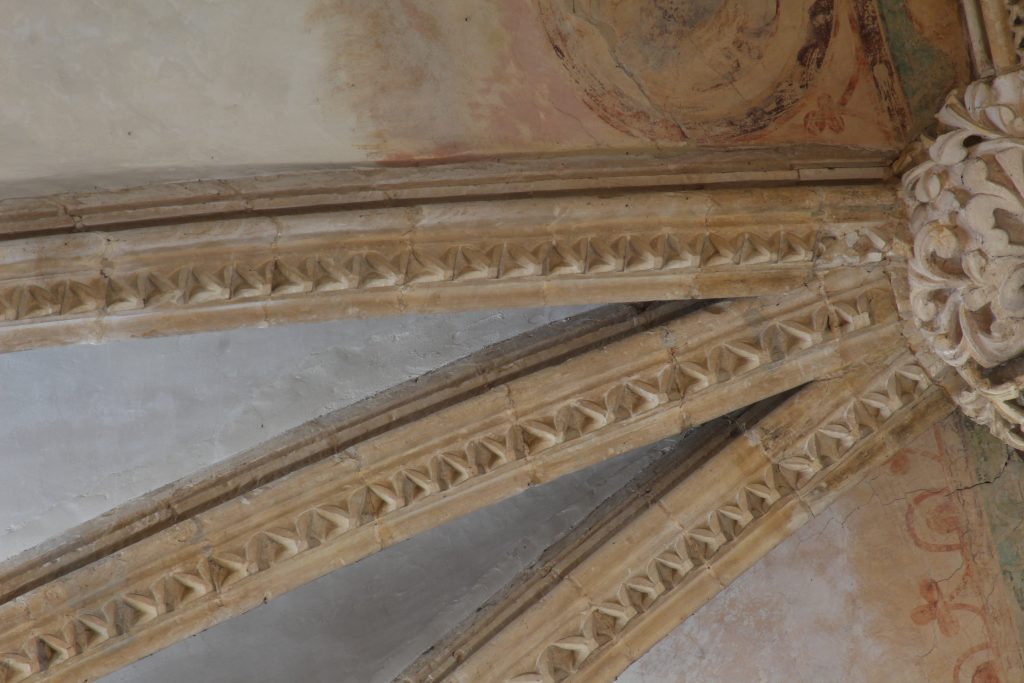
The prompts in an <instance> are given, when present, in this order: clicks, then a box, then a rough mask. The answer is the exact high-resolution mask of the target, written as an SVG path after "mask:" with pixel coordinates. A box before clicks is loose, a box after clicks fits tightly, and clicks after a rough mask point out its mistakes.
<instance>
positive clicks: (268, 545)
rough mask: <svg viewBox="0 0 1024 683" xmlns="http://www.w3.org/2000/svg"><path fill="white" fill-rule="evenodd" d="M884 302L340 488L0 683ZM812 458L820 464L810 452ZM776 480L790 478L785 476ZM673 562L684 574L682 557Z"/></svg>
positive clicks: (94, 619)
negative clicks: (366, 480) (390, 472)
mask: <svg viewBox="0 0 1024 683" xmlns="http://www.w3.org/2000/svg"><path fill="white" fill-rule="evenodd" d="M891 299H892V297H891V294H890V293H888V292H886V291H885V290H877V291H876V290H867V291H861V292H855V293H852V294H850V295H849V296H848V297H847V298H845V299H844V298H840V299H838V300H836V301H833V302H830V303H825V302H820V303H818V304H814V305H811V306H807V307H805V308H803V309H801V310H800V311H799V312H797V313H794V314H793V315H792V317H786V318H783V319H778V320H774V321H768V322H767V323H766V324H764V325H763V326H762V327H761V329H760V330H757V329H756V328H755V331H754V332H751V331H749V330H745V331H744V333H743V335H741V336H738V337H735V338H731V339H730V338H726V339H724V340H722V341H721V342H719V343H718V344H715V345H711V346H709V347H705V348H703V349H701V350H700V351H696V352H693V353H691V354H688V355H684V356H682V357H679V358H676V359H674V361H673V362H672V363H670V364H668V365H664V366H661V367H654V368H651V369H650V370H649V371H648V373H647V374H643V375H640V376H637V377H634V378H630V379H627V380H625V381H621V382H616V383H614V384H612V385H611V386H606V387H605V388H603V389H600V390H599V391H597V392H596V393H594V394H592V395H584V396H580V397H577V398H574V399H572V400H569V401H566V402H564V403H561V404H560V405H558V406H555V407H553V408H550V409H548V410H547V411H546V412H543V413H539V414H537V415H535V416H528V417H524V418H523V419H521V420H518V421H515V422H512V423H510V424H508V425H507V426H506V427H505V428H503V429H500V430H498V431H491V432H488V433H485V434H481V435H479V436H477V437H475V438H472V439H469V440H467V441H466V442H465V444H464V445H463V447H462V448H461V449H459V450H445V451H443V452H438V453H433V454H428V455H426V456H424V457H423V458H422V459H421V460H420V461H419V462H417V463H413V464H407V465H404V466H402V467H400V468H398V469H397V470H396V471H395V472H394V473H393V474H391V475H390V476H386V477H381V478H376V479H373V478H371V480H370V481H369V482H368V483H367V484H366V485H358V486H350V487H348V488H343V489H342V490H340V491H338V492H337V493H336V494H335V495H333V496H332V497H331V498H330V499H329V500H324V501H323V502H322V503H320V504H318V505H316V506H315V507H312V508H310V509H308V510H306V511H305V512H303V513H301V514H300V515H298V516H297V517H295V518H294V519H290V520H284V519H282V520H280V522H279V523H276V524H274V525H273V526H268V527H267V528H265V529H263V530H261V531H259V532H257V533H255V534H253V535H252V536H250V537H249V538H248V540H246V541H240V542H239V543H238V544H237V545H234V546H230V547H217V548H213V549H212V550H210V552H209V553H208V554H207V555H206V556H204V557H200V558H196V559H195V560H194V561H192V562H191V563H189V564H187V565H181V566H179V567H178V568H177V569H176V570H174V571H172V572H170V573H168V574H166V575H165V576H163V577H161V578H160V579H159V580H157V581H156V582H155V583H151V584H147V585H144V586H135V587H132V588H131V589H129V590H127V591H125V592H123V593H120V594H118V595H117V596H116V597H114V598H112V599H111V600H109V601H108V602H106V603H105V604H104V605H103V606H101V607H99V608H97V609H90V610H86V611H81V612H78V613H75V614H72V615H69V616H67V617H65V618H63V620H62V621H61V623H60V625H59V626H56V627H55V628H54V629H52V630H47V631H45V632H43V633H38V634H37V635H34V636H33V637H31V638H30V639H29V641H28V642H26V643H23V644H22V647H21V648H20V650H19V651H17V652H7V653H3V654H0V683H14V682H15V681H21V680H23V679H24V678H27V677H28V676H30V675H32V674H34V673H37V672H40V671H46V670H48V669H49V668H51V667H53V666H55V665H59V664H60V663H61V662H63V661H65V660H67V659H69V658H71V657H73V656H75V655H77V654H80V653H82V652H87V651H89V650H90V649H92V648H94V647H96V646H97V645H99V644H101V643H103V642H105V641H107V640H109V639H111V638H114V637H117V636H122V635H126V634H134V633H135V632H137V631H138V630H139V629H140V628H142V627H144V626H145V625H146V624H149V623H150V622H152V621H154V620H156V619H159V618H161V617H163V616H164V615H167V614H172V613H173V612H175V611H176V610H179V609H181V608H182V607H183V606H186V605H188V604H189V603H190V602H191V601H193V600H197V599H199V598H202V597H203V596H205V595H207V594H209V593H219V592H220V591H222V590H224V589H225V588H226V587H228V586H230V585H232V584H234V583H235V582H238V581H241V580H243V579H245V578H247V577H251V576H253V575H256V574H258V573H260V572H262V571H265V570H267V569H269V568H270V567H273V566H275V565H277V564H279V563H281V562H284V561H287V560H289V559H290V558H293V557H295V556H296V555H299V554H300V553H302V552H304V551H306V550H309V549H312V548H316V547H318V546H320V545H322V544H324V543H326V542H328V541H331V540H332V539H335V538H337V537H338V536H340V535H342V534H344V533H345V532H346V531H349V530H351V529H355V528H357V527H360V526H363V525H366V524H371V523H373V522H375V521H377V520H378V519H380V518H381V517H383V516H385V515H387V514H389V513H392V512H395V511H397V510H400V509H402V508H406V507H409V506H412V505H417V504H420V503H422V502H423V501H424V499H427V498H430V497H431V496H433V495H434V494H436V493H438V492H441V491H446V490H449V489H453V488H456V487H459V486H463V485H465V484H467V483H468V482H471V481H472V480H474V479H476V478H478V477H481V476H483V475H486V474H487V473H489V472H492V471H494V470H497V469H499V468H501V467H502V466H504V465H507V464H509V463H512V462H513V461H517V460H522V459H526V458H531V457H535V456H537V455H538V454H543V453H544V452H545V451H547V450H549V449H552V448H554V447H556V446H558V445H561V444H565V443H568V442H571V441H573V440H575V439H580V438H582V437H583V436H584V435H586V434H589V433H591V432H594V431H596V430H599V429H602V428H604V427H607V426H609V425H612V424H615V423H622V422H624V421H627V420H631V419H634V418H642V417H644V416H646V415H650V414H651V413H653V412H654V411H656V410H658V409H659V408H663V407H665V406H667V405H670V404H678V402H679V401H682V400H684V399H686V398H688V397H690V396H692V395H694V394H696V393H698V392H700V391H703V390H707V389H709V388H711V387H714V386H715V385H719V384H721V383H723V382H726V381H728V380H730V379H732V378H736V377H740V376H742V375H745V374H747V373H749V372H751V371H753V370H756V369H757V368H759V367H762V366H763V365H765V364H767V363H771V362H775V361H778V360H781V359H783V358H785V357H786V356H788V355H791V354H792V353H796V352H798V351H800V350H803V349H809V348H811V347H813V346H815V345H817V344H820V343H822V342H823V341H826V340H828V339H833V338H838V337H841V336H843V335H845V334H847V333H850V332H853V331H854V330H857V329H861V328H863V327H866V326H868V325H871V324H874V323H879V322H888V321H889V320H890V319H891V318H892V316H893V311H892V303H891ZM893 386H894V389H893V390H894V391H897V394H896V395H897V396H899V395H901V394H899V393H898V392H899V391H903V390H905V388H906V387H905V384H901V383H899V382H898V381H897V383H896V384H894V385H893ZM879 396H880V395H879ZM858 400H859V401H860V402H862V403H865V405H867V406H869V407H870V406H874V405H875V404H874V403H871V401H875V403H878V401H880V400H881V399H880V398H879V399H876V398H875V397H874V394H872V395H870V396H865V397H861V399H858ZM886 400H889V399H886ZM892 400H895V399H892ZM858 405H859V404H858ZM886 405H889V404H886ZM873 409H874V408H873ZM887 409H888V410H892V409H893V408H892V407H891V406H890V407H889V408H887ZM851 410H853V409H852V408H851ZM878 410H881V409H878ZM862 412H863V411H860V412H858V411H857V410H854V412H853V413H852V414H854V415H856V416H860V415H861V414H862ZM859 424H860V423H857V425H859ZM850 429H851V430H852V431H851V433H853V434H857V435H859V434H861V433H862V432H863V431H864V430H863V428H861V427H860V426H857V427H856V430H855V431H853V430H854V427H852V426H851V427H850ZM819 431H820V430H819ZM826 436H827V435H826ZM840 441H841V439H840ZM837 452H838V451H837ZM814 456H815V457H817V458H818V460H820V457H819V456H818V452H817V451H814ZM818 460H815V462H818ZM782 469H783V470H785V472H788V471H790V470H792V467H791V466H786V467H783V468H782ZM780 472H781V470H780ZM780 472H774V471H773V472H771V473H766V474H765V475H764V478H763V479H762V480H760V481H758V482H752V483H751V484H750V485H749V486H748V487H747V488H745V489H744V491H743V492H740V493H739V494H738V495H737V498H736V500H735V501H732V502H730V503H728V504H725V505H723V507H722V508H720V509H719V510H718V511H716V512H715V513H714V514H713V515H712V516H711V517H714V518H715V519H717V520H718V521H715V522H712V521H709V523H708V524H709V526H708V527H707V528H706V529H696V530H693V531H692V532H691V534H690V540H689V541H687V543H691V545H692V544H694V543H696V544H697V546H695V547H697V548H703V549H704V550H702V551H701V552H700V553H697V554H696V555H693V553H691V555H688V556H687V557H691V559H693V558H703V560H705V561H706V560H707V559H708V557H709V554H708V553H711V554H713V552H714V550H715V549H717V548H718V547H719V546H720V545H721V544H722V543H724V542H725V540H728V538H730V537H731V536H730V534H732V533H734V532H735V531H737V530H738V529H741V528H742V527H743V526H745V525H746V524H747V523H749V521H750V520H751V519H752V518H753V517H754V516H755V515H756V514H758V511H761V510H763V509H764V506H765V504H766V503H767V502H768V501H772V502H773V501H774V500H775V499H777V495H776V492H777V490H778V486H779V483H777V482H781V483H783V484H785V481H786V480H785V478H784V477H781V478H780V476H779V474H780ZM783 474H784V472H783ZM751 496H753V497H752V498H751ZM758 501H760V502H758ZM711 517H709V520H710V519H711ZM716 539H717V540H716ZM667 552H668V551H667V550H666V553H667ZM679 558H680V560H679V561H680V562H683V556H682V555H679ZM663 559H664V562H663V563H662V564H665V563H668V564H665V567H669V566H670V565H671V564H672V562H675V560H672V559H671V556H670V555H669V554H666V555H665V557H664V558H663ZM679 566H683V565H679ZM665 571H667V569H666V570H665ZM630 590H632V589H630ZM636 590H639V589H636ZM645 590H648V589H645ZM650 590H654V589H650ZM641 592H642V591H641ZM602 618H603V617H602ZM559 656H561V655H559Z"/></svg>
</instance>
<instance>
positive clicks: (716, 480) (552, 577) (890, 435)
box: [396, 352, 953, 683]
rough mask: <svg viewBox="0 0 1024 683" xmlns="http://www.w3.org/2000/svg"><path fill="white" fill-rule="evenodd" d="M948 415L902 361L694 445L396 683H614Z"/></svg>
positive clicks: (654, 470)
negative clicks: (918, 434) (780, 545)
mask: <svg viewBox="0 0 1024 683" xmlns="http://www.w3.org/2000/svg"><path fill="white" fill-rule="evenodd" d="M952 408H953V404H952V402H951V401H950V400H949V398H948V396H947V395H946V393H945V392H944V391H943V390H942V389H941V388H939V387H937V386H933V385H932V384H931V382H930V381H929V379H928V377H927V375H926V374H925V372H924V371H923V370H922V369H921V368H920V367H919V366H917V365H916V362H915V360H914V359H913V356H911V355H910V354H909V353H906V352H903V353H899V354H897V355H896V356H895V357H894V358H893V359H891V360H890V361H888V362H885V363H880V364H877V365H874V366H872V367H870V368H859V369H857V370H855V371H852V372H850V373H849V374H847V375H845V376H843V377H841V378H837V379H832V380H825V381H819V382H815V383H813V384H812V385H809V386H807V387H805V388H803V389H801V390H800V391H799V392H798V393H796V394H795V395H793V396H792V397H790V398H789V399H787V400H785V401H784V402H782V403H781V405H779V404H778V402H776V407H774V408H766V407H764V406H758V407H755V408H754V409H752V410H751V411H749V412H748V413H747V414H745V415H744V416H743V418H741V419H740V420H739V423H738V424H737V423H731V422H725V423H724V424H720V425H716V426H715V428H713V429H711V430H709V431H707V432H705V433H703V434H698V435H695V436H696V438H691V439H688V440H687V441H685V442H684V443H683V445H682V447H681V448H680V451H679V452H677V453H674V454H672V455H674V456H675V457H673V458H666V459H664V460H662V461H661V462H658V463H656V464H655V465H653V466H652V467H651V468H650V470H648V471H647V472H645V473H643V474H641V475H640V476H639V477H638V479H637V480H636V481H635V482H634V483H633V484H632V485H631V486H629V487H627V489H626V490H624V491H623V492H622V493H620V494H619V495H617V496H616V497H613V498H612V499H610V500H609V501H607V502H606V503H605V504H603V505H602V506H601V507H600V508H599V509H598V510H597V511H595V512H594V513H593V514H592V515H591V517H590V518H589V519H588V520H586V521H585V522H584V523H583V524H582V525H581V526H580V527H579V528H577V529H576V530H574V531H573V532H570V534H569V535H568V536H567V537H565V538H564V539H563V540H562V541H560V542H559V543H558V544H556V545H555V546H553V547H552V548H551V549H549V550H548V551H547V552H546V553H545V555H544V556H543V557H542V558H541V559H540V560H539V561H538V563H537V564H536V565H534V566H533V567H531V568H529V569H527V570H526V571H525V572H524V573H523V574H522V575H521V576H520V577H518V578H517V579H515V580H513V581H512V582H511V583H510V584H509V586H508V588H506V589H505V591H504V592H503V593H501V594H499V595H498V596H497V597H496V598H494V599H492V601H491V602H490V603H489V604H488V605H487V606H485V608H484V609H482V610H480V611H478V612H477V613H476V614H475V615H474V617H472V618H471V620H470V621H469V622H467V623H465V624H463V625H462V626H460V627H459V628H457V629H456V630H455V631H454V632H453V633H452V634H450V635H449V636H448V637H446V638H445V640H443V641H441V642H440V643H438V644H437V645H435V646H434V647H432V648H431V649H430V650H429V651H428V652H427V653H425V654H424V655H423V656H422V657H421V658H420V659H419V660H418V661H417V662H415V663H414V664H413V665H412V666H410V667H409V669H407V670H406V672H405V673H404V674H402V675H401V676H399V678H398V679H396V682H400V683H428V682H431V681H446V682H449V683H469V682H472V683H498V682H503V683H504V682H508V683H512V682H515V683H526V682H528V681H529V682H531V683H554V682H556V681H566V682H569V681H586V682H587V683H610V682H611V681H613V680H615V678H617V677H618V675H619V674H621V673H622V672H623V671H624V670H625V669H626V667H628V666H629V665H630V664H631V663H632V662H634V661H636V660H637V659H639V658H640V657H641V656H642V655H643V653H645V652H646V651H647V650H649V649H650V648H651V647H653V646H654V644H655V643H657V642H658V641H659V640H660V639H661V638H663V637H664V636H666V635H668V633H669V632H670V631H671V630H673V629H674V628H675V627H677V626H678V625H679V624H680V623H682V622H683V621H684V620H685V619H686V618H687V617H689V615H690V614H692V613H694V612H695V611H696V610H697V609H698V608H699V607H700V606H702V605H703V604H704V603H706V602H707V601H708V600H710V599H711V598H712V597H714V595H716V594H717V593H718V592H719V591H720V590H722V589H723V588H725V587H726V586H728V585H729V583H730V582H732V581H733V580H734V579H736V578H737V577H738V576H739V575H740V574H742V573H743V572H744V571H746V570H747V569H748V568H750V567H751V566H753V565H754V564H755V563H756V562H757V561H758V560H759V559H760V558H761V557H763V556H764V555H765V554H766V553H767V552H768V551H770V550H771V549H772V548H773V547H774V546H775V545H777V544H778V543H780V542H781V541H782V540H784V539H785V538H786V537H788V536H789V535H791V534H792V533H794V532H795V531H796V530H797V529H799V528H800V527H801V526H802V525H803V524H804V523H805V522H806V521H808V520H809V519H810V518H811V517H812V516H813V515H815V514H817V513H818V512H820V511H821V510H822V509H824V508H825V507H827V505H828V504H829V503H830V502H831V501H832V500H834V499H835V497H837V496H838V495H840V494H841V493H842V492H843V491H845V490H846V489H848V488H850V486H851V485H852V484H854V483H856V482H857V481H859V480H860V479H861V478H862V477H863V476H864V475H865V474H866V473H867V472H868V470H869V469H870V468H871V467H873V466H874V465H875V464H877V463H879V462H882V461H884V460H886V459H887V458H888V457H889V456H890V455H891V454H893V453H894V452H895V451H896V450H898V449H899V448H900V447H901V446H902V445H903V444H905V443H907V442H908V440H909V439H910V438H912V437H913V436H914V434H915V433H916V432H917V431H919V430H921V429H924V428H926V427H927V426H928V425H930V424H933V423H934V421H936V420H938V419H941V418H942V417H943V416H944V415H946V414H948V413H949V412H950V411H951V410H952ZM766 413H767V414H766ZM737 432H738V433H737Z"/></svg>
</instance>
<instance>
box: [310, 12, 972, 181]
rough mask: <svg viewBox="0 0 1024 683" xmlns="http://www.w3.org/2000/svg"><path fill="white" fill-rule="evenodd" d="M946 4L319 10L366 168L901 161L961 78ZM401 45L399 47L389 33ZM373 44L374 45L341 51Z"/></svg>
mask: <svg viewBox="0 0 1024 683" xmlns="http://www.w3.org/2000/svg"><path fill="white" fill-rule="evenodd" d="M958 17H959V14H958V12H957V7H956V0H910V1H909V2H902V1H899V2H897V1H896V0H745V1H744V2H726V1H724V0H636V1H635V2H621V1H617V0H528V1H524V2H519V3H494V4H480V3H477V2H471V1H470V0H448V1H446V2H443V3H436V2H428V1H427V0H381V1H380V2H375V3H354V2H348V1H346V0H316V2H315V3H314V6H313V9H312V10H311V11H310V13H309V14H308V22H307V23H308V25H309V27H310V30H311V31H312V32H313V33H314V34H315V35H318V36H320V38H321V39H322V40H323V41H324V44H325V46H326V47H327V49H328V50H329V51H330V63H331V64H332V67H331V69H332V72H331V73H330V74H328V76H327V80H328V84H329V85H328V87H329V88H330V89H331V90H332V92H333V93H334V96H335V97H336V98H337V99H338V101H339V104H340V103H342V102H343V103H344V104H345V105H348V106H354V108H355V111H356V113H357V115H358V117H359V118H360V128H362V129H363V130H364V132H363V133H362V136H363V137H364V138H365V141H364V145H365V149H366V150H367V151H368V155H369V156H370V157H376V158H383V159H389V160H398V161H401V160H408V159H414V158H452V157H464V156H470V157H473V156H493V155H499V154H507V153H517V152H532V153H537V152H553V151H558V152H564V151H567V150H572V149H591V150H592V149H594V148H595V147H596V148H615V149H629V148H650V147H651V146H656V147H659V148H664V147H678V146H691V145H713V146H738V145H758V146H760V145H788V144H837V145H857V146H862V147H873V148H881V149H891V150H893V151H894V152H895V151H898V150H899V149H901V148H902V147H903V146H904V145H905V144H906V143H907V142H908V141H909V140H910V139H911V138H912V137H914V136H915V135H916V134H917V133H918V132H920V130H921V129H922V128H923V127H925V126H926V125H928V124H929V123H930V120H931V119H930V117H931V114H932V113H933V112H934V111H935V109H936V108H937V106H938V103H939V102H941V100H942V99H943V98H944V97H945V95H946V94H947V93H948V92H949V90H950V89H951V88H954V87H956V86H957V85H959V84H962V83H965V82H966V81H967V80H968V77H969V73H968V65H967V50H966V48H965V47H964V40H963V37H962V33H963V28H962V26H961V25H960V22H959V19H958ZM399 37H401V39H399ZM367 41H369V42H370V43H372V44H374V45H375V47H376V48H377V49H375V50H372V51H366V50H362V49H360V50H359V51H358V52H355V51H354V49H355V48H354V46H360V45H365V44H367Z"/></svg>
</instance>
